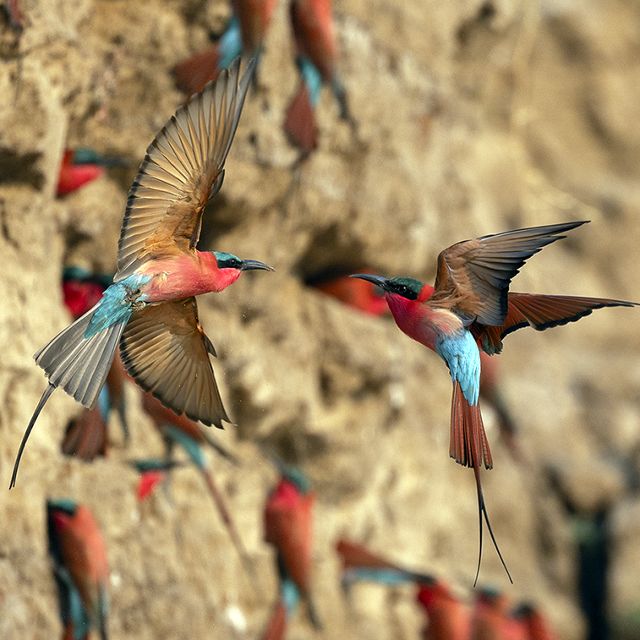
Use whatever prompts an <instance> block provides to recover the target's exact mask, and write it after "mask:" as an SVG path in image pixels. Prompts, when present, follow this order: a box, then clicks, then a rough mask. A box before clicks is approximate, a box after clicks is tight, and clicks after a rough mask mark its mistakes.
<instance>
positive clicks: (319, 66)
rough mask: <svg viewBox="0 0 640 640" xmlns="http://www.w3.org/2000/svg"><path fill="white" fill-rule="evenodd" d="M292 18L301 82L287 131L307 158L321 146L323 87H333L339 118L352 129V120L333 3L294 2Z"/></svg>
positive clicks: (328, 0)
mask: <svg viewBox="0 0 640 640" xmlns="http://www.w3.org/2000/svg"><path fill="white" fill-rule="evenodd" d="M290 16H291V26H292V28H293V35H294V38H295V42H296V52H297V57H296V62H297V65H298V68H299V71H300V76H301V82H300V87H299V89H298V92H297V93H296V95H295V96H294V98H293V99H292V101H291V103H290V104H289V107H288V108H287V113H286V116H285V122H284V130H285V133H286V134H287V136H288V137H289V139H290V141H291V142H292V144H294V145H295V146H297V147H298V148H299V149H300V150H301V152H302V154H303V155H307V154H309V153H310V152H311V151H313V150H314V149H315V148H316V147H317V145H318V139H317V137H318V133H317V127H316V123H315V116H314V109H315V106H316V105H317V103H318V101H319V99H320V89H321V86H322V83H326V84H328V85H329V86H330V87H331V90H332V92H333V94H334V97H335V99H336V101H337V103H338V106H339V109H340V117H341V118H342V119H343V120H347V121H349V122H350V123H351V124H352V125H353V119H352V118H351V115H350V113H349V107H348V104H347V94H346V91H345V89H344V86H343V85H342V81H341V80H340V77H339V75H338V71H337V62H338V46H337V43H336V38H335V34H334V25H333V15H332V2H331V0H291V5H290Z"/></svg>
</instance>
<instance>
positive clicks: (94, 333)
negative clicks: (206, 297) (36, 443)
mask: <svg viewBox="0 0 640 640" xmlns="http://www.w3.org/2000/svg"><path fill="white" fill-rule="evenodd" d="M254 69H255V60H254V61H252V62H251V63H250V65H249V67H248V69H247V71H246V72H245V73H244V75H243V76H242V78H241V77H240V61H239V60H237V61H236V62H235V63H234V64H233V65H232V66H231V67H230V69H229V70H228V71H227V70H225V71H224V72H223V73H221V74H220V76H219V77H218V79H217V81H216V82H215V83H213V84H210V85H207V87H206V88H205V90H204V91H203V92H202V93H200V94H197V95H196V96H194V98H193V99H192V100H190V101H189V102H188V103H187V104H185V105H183V106H181V107H180V108H179V109H178V111H177V112H176V114H175V116H173V117H172V118H171V119H170V120H169V122H168V123H167V124H166V125H165V126H164V127H163V129H162V130H161V131H160V133H159V134H158V135H157V136H156V138H155V140H154V141H153V142H152V143H151V145H150V146H149V148H148V149H147V155H146V156H145V159H144V160H143V162H142V165H141V166H140V170H139V172H138V176H137V177H136V179H135V180H134V182H133V185H132V186H131V189H130V191H129V198H128V201H127V208H126V211H125V215H124V221H123V224H122V230H121V232H120V241H119V245H118V271H117V273H116V274H115V277H114V282H113V284H112V285H111V286H109V288H108V289H107V290H106V291H105V292H104V294H103V296H102V298H101V300H100V302H98V304H97V305H96V306H95V307H93V308H92V309H91V310H89V311H87V313H85V314H84V315H83V316H81V317H80V318H79V319H78V320H76V321H75V322H74V323H73V324H72V325H71V326H70V327H68V328H67V329H65V330H64V331H62V333H60V334H58V335H57V336H56V337H55V338H54V339H53V340H51V342H49V343H48V344H47V345H46V346H45V347H43V348H42V349H41V350H40V351H38V352H37V353H36V355H35V359H36V362H37V363H38V365H39V366H40V367H42V368H43V369H44V371H45V373H46V375H47V377H48V378H49V385H48V387H47V388H46V389H45V391H44V393H43V394H42V398H40V402H39V403H38V406H37V407H36V410H35V412H34V414H33V416H32V418H31V420H30V422H29V424H28V426H27V429H26V431H25V434H24V437H23V439H22V442H21V444H20V448H19V450H18V455H17V458H16V463H15V466H14V470H13V474H12V477H11V486H14V485H15V481H16V476H17V473H18V465H19V463H20V457H21V455H22V451H23V450H24V446H25V444H26V442H27V440H28V438H29V433H30V432H31V429H32V428H33V425H34V424H35V421H36V419H37V417H38V415H39V413H40V412H41V411H42V408H43V406H44V405H45V403H46V402H47V400H48V398H49V396H50V395H51V393H52V392H53V391H54V390H55V389H56V388H57V387H59V386H60V387H62V388H63V389H64V390H65V391H66V392H67V393H68V394H69V395H71V396H73V397H74V398H75V399H76V400H78V402H80V403H81V404H83V405H84V406H86V407H89V408H91V407H93V405H94V404H95V402H96V400H97V398H98V394H99V393H100V389H101V388H102V385H103V384H104V382H105V379H106V377H107V373H108V372H109V367H110V366H111V362H112V360H113V356H114V353H115V351H116V348H117V346H118V343H120V351H121V354H122V359H123V362H124V365H125V367H126V369H127V371H128V372H129V373H130V374H131V376H132V377H133V378H135V380H136V382H137V383H138V384H139V385H140V386H141V387H142V388H143V389H145V390H147V391H151V393H153V394H154V395H155V396H156V397H157V398H159V399H160V400H161V401H162V402H163V403H164V404H165V405H167V406H168V407H170V408H171V409H173V410H174V411H175V412H176V413H186V414H187V415H188V416H189V417H190V418H192V419H194V420H199V421H200V422H203V423H204V424H207V425H216V426H217V427H220V428H222V422H223V421H226V422H229V417H228V416H227V412H226V411H225V409H224V406H223V404H222V399H221V397H220V392H219V391H218V386H217V384H216V381H215V378H214V374H213V368H212V367H211V360H210V356H211V355H213V356H215V348H214V346H213V343H212V342H211V340H209V338H208V337H207V336H206V335H205V333H204V330H203V329H202V326H201V325H200V322H199V321H198V308H197V304H196V299H195V296H197V295H200V294H202V293H208V292H210V291H222V290H223V289H225V288H226V287H228V286H229V285H231V284H233V283H234V282H235V281H236V280H237V279H238V278H239V277H240V274H241V273H242V272H243V271H248V270H251V269H264V270H272V268H271V267H269V266H267V265H266V264H264V263H263V262H259V261H257V260H241V259H240V258H238V257H236V256H234V255H232V254H230V253H224V252H220V251H198V250H197V249H196V244H197V242H198V237H199V235H200V226H201V223H202V214H203V211H204V208H205V205H206V204H207V202H208V201H209V200H210V199H211V198H212V197H213V196H214V195H215V194H216V193H217V192H218V191H219V190H220V188H221V186H222V181H223V178H224V163H225V160H226V157H227V154H228V153H229V149H230V148H231V142H232V141H233V136H234V133H235V131H236V128H237V126H238V120H239V119H240V113H241V111H242V105H243V103H244V99H245V96H246V93H247V89H248V86H249V82H250V80H251V75H252V73H253V70H254Z"/></svg>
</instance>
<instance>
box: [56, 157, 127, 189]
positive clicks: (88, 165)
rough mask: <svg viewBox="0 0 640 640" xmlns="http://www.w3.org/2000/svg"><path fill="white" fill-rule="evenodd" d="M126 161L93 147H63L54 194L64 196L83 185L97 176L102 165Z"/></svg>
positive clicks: (119, 164) (120, 165) (100, 171)
mask: <svg viewBox="0 0 640 640" xmlns="http://www.w3.org/2000/svg"><path fill="white" fill-rule="evenodd" d="M127 164H128V163H127V161H126V160H124V159H123V158H119V157H117V156H103V155H101V154H99V153H98V152H97V151H94V150H93V149H89V148H87V147H81V148H79V149H65V151H64V154H63V156H62V164H61V165H60V172H59V174H58V187H57V191H56V194H57V195H58V196H66V195H67V194H68V193H71V192H73V191H76V190H77V189H79V188H80V187H82V186H83V185H85V184H87V183H89V182H92V181H93V180H95V179H96V178H99V177H100V176H101V175H102V174H103V173H104V167H123V166H127Z"/></svg>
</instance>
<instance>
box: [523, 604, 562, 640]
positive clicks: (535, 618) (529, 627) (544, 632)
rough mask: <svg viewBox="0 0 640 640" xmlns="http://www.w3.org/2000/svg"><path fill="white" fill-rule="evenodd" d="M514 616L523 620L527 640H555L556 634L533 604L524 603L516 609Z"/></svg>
mask: <svg viewBox="0 0 640 640" xmlns="http://www.w3.org/2000/svg"><path fill="white" fill-rule="evenodd" d="M512 616H513V617H514V618H515V619H516V620H521V621H522V623H523V626H524V628H525V630H526V635H525V638H526V640H555V637H556V636H555V634H554V633H553V631H552V630H551V627H550V626H549V623H548V622H547V621H546V620H545V617H544V616H543V615H542V613H541V612H540V610H539V609H538V608H537V607H536V606H535V605H533V604H531V603H528V602H527V603H522V604H521V605H519V606H518V607H516V609H515V611H514V612H513V613H512Z"/></svg>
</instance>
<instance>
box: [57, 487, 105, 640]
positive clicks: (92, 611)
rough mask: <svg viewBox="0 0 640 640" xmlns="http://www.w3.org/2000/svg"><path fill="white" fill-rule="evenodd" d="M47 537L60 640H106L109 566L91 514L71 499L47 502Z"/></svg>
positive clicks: (100, 536) (102, 541)
mask: <svg viewBox="0 0 640 640" xmlns="http://www.w3.org/2000/svg"><path fill="white" fill-rule="evenodd" d="M47 536H48V540H49V554H50V556H51V558H52V560H53V565H54V567H53V570H54V577H55V580H56V585H57V587H58V599H59V604H60V615H61V619H62V623H63V626H64V629H65V630H64V636H63V638H64V639H67V638H68V639H69V640H80V639H83V638H87V637H88V633H89V631H90V629H91V628H94V629H96V630H97V631H98V633H99V634H100V638H101V640H106V639H107V614H108V591H107V586H108V582H109V566H108V563H107V552H106V547H105V544H104V539H103V537H102V534H101V533H100V529H99V528H98V525H97V523H96V521H95V520H94V518H93V515H92V514H91V511H89V509H88V508H87V507H85V506H83V505H78V504H76V503H75V502H74V501H73V500H67V499H62V500H49V501H47Z"/></svg>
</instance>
